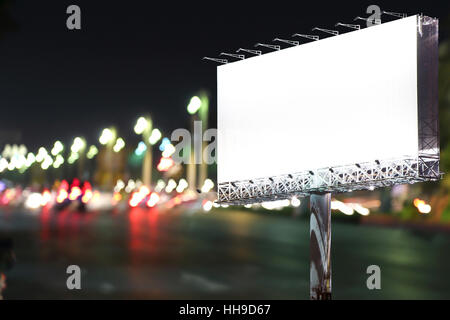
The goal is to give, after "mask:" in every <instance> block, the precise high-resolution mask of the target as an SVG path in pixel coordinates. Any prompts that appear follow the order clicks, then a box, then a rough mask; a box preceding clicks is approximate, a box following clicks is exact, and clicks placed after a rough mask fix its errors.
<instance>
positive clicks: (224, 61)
mask: <svg viewBox="0 0 450 320" xmlns="http://www.w3.org/2000/svg"><path fill="white" fill-rule="evenodd" d="M202 60H210V61H214V62H218V63H222V64H227V63H228V60H227V59H217V58H210V57H203V58H202Z"/></svg>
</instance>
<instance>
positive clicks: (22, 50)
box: [0, 0, 450, 149]
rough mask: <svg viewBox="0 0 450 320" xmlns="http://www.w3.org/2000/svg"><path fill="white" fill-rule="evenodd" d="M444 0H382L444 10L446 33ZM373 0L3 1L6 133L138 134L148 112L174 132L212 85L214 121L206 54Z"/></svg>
mask: <svg viewBox="0 0 450 320" xmlns="http://www.w3.org/2000/svg"><path fill="white" fill-rule="evenodd" d="M2 2H4V1H3V0H0V7H1V3H2ZM439 2H440V3H437V2H436V1H422V3H421V5H420V6H419V5H417V4H414V3H412V2H411V1H403V2H402V3H400V2H397V3H396V4H395V5H394V4H393V3H394V2H392V1H389V2H388V3H389V4H388V5H383V2H381V1H377V2H376V4H378V5H380V7H381V9H384V10H387V11H397V12H405V13H408V14H410V15H411V14H415V13H420V12H423V13H424V14H426V15H430V16H434V17H438V18H440V19H441V26H440V33H441V34H440V36H441V39H444V38H447V37H448V33H449V32H448V31H447V30H448V28H445V27H444V25H443V24H444V20H447V17H449V15H450V5H449V4H446V3H448V1H439ZM163 3H164V4H163ZM181 3H183V4H181ZM342 3H345V5H344V4H342ZM70 4H77V5H79V6H80V7H81V11H82V30H80V31H69V30H68V29H67V28H66V19H67V17H68V15H67V14H66V8H67V6H69V5H70ZM370 4H372V2H371V1H366V2H364V1H360V2H354V3H353V4H351V3H350V2H348V1H345V2H343V1H339V2H338V1H334V2H332V4H329V3H327V2H323V1H289V2H283V1H271V2H262V1H258V2H242V1H208V2H201V3H200V2H194V1H184V2H180V1H160V2H158V3H157V2H155V1H121V2H118V1H93V0H90V1H80V0H72V1H62V0H59V1H19V0H11V1H9V6H5V7H3V9H0V10H3V12H2V13H0V17H1V18H2V19H4V20H3V22H5V21H7V20H6V17H8V16H9V17H10V18H11V21H12V23H9V22H8V21H7V22H8V23H1V22H2V21H0V108H1V110H2V114H1V117H0V133H1V134H4V135H8V134H10V133H11V132H18V133H20V134H21V138H20V139H18V141H11V142H13V143H25V144H26V145H27V146H30V147H31V148H32V149H33V148H36V147H38V146H41V145H46V146H50V145H51V144H52V143H53V142H54V141H55V140H56V139H60V140H63V141H65V142H66V143H69V142H70V141H71V140H72V139H73V137H75V136H77V135H82V136H85V137H87V139H88V143H94V142H96V141H97V138H98V135H99V134H100V130H101V129H102V128H104V127H106V126H110V125H116V126H117V127H118V128H119V134H120V135H121V136H123V137H125V138H126V139H131V138H132V139H134V140H136V141H137V137H135V135H134V132H133V126H134V123H135V121H136V119H137V117H138V116H139V115H141V114H142V113H144V112H149V113H150V114H151V115H152V117H153V120H154V125H155V126H157V127H159V128H161V129H162V131H163V132H164V133H166V134H167V135H168V134H169V133H170V132H171V131H172V130H173V129H175V128H179V127H183V128H186V127H188V123H189V122H188V120H189V117H188V115H187V112H186V105H187V103H188V101H189V99H190V97H191V96H192V95H195V94H196V93H197V92H198V90H200V89H206V90H208V91H209V92H210V94H211V115H210V116H211V117H210V118H211V125H212V126H215V123H216V122H215V117H216V110H215V109H216V104H215V95H216V92H215V90H216V68H215V66H216V65H215V64H214V63H210V62H205V61H202V60H201V58H202V57H203V56H214V57H217V56H218V54H219V53H220V52H221V51H225V52H234V51H235V50H236V49H237V48H239V47H245V48H252V47H253V45H254V44H255V43H256V42H265V43H270V41H271V40H272V39H273V38H274V37H280V38H286V39H290V35H292V34H293V33H310V30H311V28H313V27H315V26H319V27H323V28H329V29H333V28H334V27H333V26H334V24H335V23H336V22H338V21H339V22H347V23H352V20H353V18H354V17H355V16H358V15H360V16H367V14H366V13H365V10H366V8H367V6H368V5H370ZM5 25H6V27H5ZM2 28H3V30H2ZM10 29H12V30H11V31H9V30H10ZM340 30H343V29H340ZM368 50H370V48H368ZM237 116H238V115H237ZM249 120H250V119H249ZM3 140H4V139H3ZM0 148H2V146H0Z"/></svg>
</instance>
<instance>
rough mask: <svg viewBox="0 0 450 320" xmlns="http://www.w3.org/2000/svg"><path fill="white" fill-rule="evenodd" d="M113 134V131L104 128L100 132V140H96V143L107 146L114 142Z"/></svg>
mask: <svg viewBox="0 0 450 320" xmlns="http://www.w3.org/2000/svg"><path fill="white" fill-rule="evenodd" d="M115 138H116V137H115V132H114V130H112V129H110V128H105V129H103V131H102V134H101V135H100V138H99V139H98V141H99V142H100V143H101V144H102V145H107V144H109V143H111V142H112V141H113V140H115Z"/></svg>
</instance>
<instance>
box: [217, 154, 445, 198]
mask: <svg viewBox="0 0 450 320" xmlns="http://www.w3.org/2000/svg"><path fill="white" fill-rule="evenodd" d="M441 175H442V173H441V172H439V157H430V156H419V157H416V158H408V157H405V158H402V159H391V160H380V161H378V160H377V161H374V162H365V163H359V164H354V165H347V166H340V167H333V168H322V169H318V170H314V171H305V172H299V173H295V174H287V175H280V176H274V177H267V178H260V179H252V180H244V181H236V182H226V183H221V184H219V185H218V202H219V203H221V204H231V205H245V204H251V203H259V202H264V201H275V200H282V199H290V198H292V197H293V196H296V197H307V196H309V195H311V194H317V193H326V192H332V193H343V192H351V191H354V190H374V189H375V188H382V187H387V186H392V185H396V184H412V183H416V182H423V181H436V180H439V179H440V178H441Z"/></svg>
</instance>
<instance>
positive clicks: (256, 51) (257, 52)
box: [236, 48, 262, 56]
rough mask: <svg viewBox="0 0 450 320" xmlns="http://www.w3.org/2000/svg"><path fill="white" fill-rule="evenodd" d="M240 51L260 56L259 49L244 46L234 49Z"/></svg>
mask: <svg viewBox="0 0 450 320" xmlns="http://www.w3.org/2000/svg"><path fill="white" fill-rule="evenodd" d="M241 51H244V52H248V53H252V54H255V55H258V56H260V55H261V54H262V51H261V50H251V49H244V48H239V49H237V50H236V52H241Z"/></svg>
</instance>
